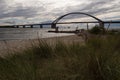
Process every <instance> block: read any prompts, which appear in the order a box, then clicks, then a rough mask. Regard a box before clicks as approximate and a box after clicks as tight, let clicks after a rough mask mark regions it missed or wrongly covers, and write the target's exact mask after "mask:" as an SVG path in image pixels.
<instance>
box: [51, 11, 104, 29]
mask: <svg viewBox="0 0 120 80" xmlns="http://www.w3.org/2000/svg"><path fill="white" fill-rule="evenodd" d="M71 14H83V15H87V16H89V17H92V18H94V19H95V20H97V21H98V22H99V25H100V26H101V27H104V22H103V21H102V20H101V19H99V18H97V17H95V16H93V15H90V14H87V13H83V12H72V13H67V14H65V15H62V16H60V17H58V18H57V19H56V20H54V21H53V22H52V25H51V28H56V24H57V23H58V22H59V21H60V20H61V19H62V18H64V17H65V16H68V15H71Z"/></svg>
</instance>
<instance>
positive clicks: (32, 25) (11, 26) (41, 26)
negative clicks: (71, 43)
mask: <svg viewBox="0 0 120 80" xmlns="http://www.w3.org/2000/svg"><path fill="white" fill-rule="evenodd" d="M79 23H86V24H88V23H99V22H98V21H87V22H59V23H56V24H79ZM103 23H104V24H105V23H108V24H111V23H112V24H113V23H119V24H120V21H103ZM35 25H39V26H40V28H43V26H44V25H52V23H41V24H22V25H9V26H0V28H4V27H5V28H6V27H7V28H9V27H10V28H19V27H20V26H23V28H25V27H26V26H30V28H33V27H34V26H35Z"/></svg>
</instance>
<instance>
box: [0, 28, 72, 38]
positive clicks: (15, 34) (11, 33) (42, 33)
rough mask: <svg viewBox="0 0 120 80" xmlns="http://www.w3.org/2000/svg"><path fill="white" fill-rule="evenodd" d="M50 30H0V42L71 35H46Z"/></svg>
mask: <svg viewBox="0 0 120 80" xmlns="http://www.w3.org/2000/svg"><path fill="white" fill-rule="evenodd" d="M48 30H51V29H40V28H0V40H16V39H37V38H47V37H58V36H67V35H73V34H68V33H48V32H47V31H48Z"/></svg>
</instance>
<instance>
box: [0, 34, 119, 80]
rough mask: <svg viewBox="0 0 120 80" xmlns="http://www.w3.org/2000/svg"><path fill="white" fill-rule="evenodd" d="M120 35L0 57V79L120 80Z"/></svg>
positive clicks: (43, 46)
mask: <svg viewBox="0 0 120 80" xmlns="http://www.w3.org/2000/svg"><path fill="white" fill-rule="evenodd" d="M119 41H120V35H114V36H112V35H109V36H105V37H103V38H100V37H99V38H94V39H90V40H88V41H87V42H86V43H85V45H81V43H75V42H74V43H72V44H65V43H63V42H60V41H57V42H56V43H55V44H54V45H52V44H49V43H47V42H44V41H39V45H34V44H33V47H32V48H29V49H26V50H25V51H23V52H21V53H17V52H16V53H14V54H13V55H6V56H5V57H0V80H120V45H119V44H120V42H119Z"/></svg>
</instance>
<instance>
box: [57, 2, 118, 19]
mask: <svg viewBox="0 0 120 80" xmlns="http://www.w3.org/2000/svg"><path fill="white" fill-rule="evenodd" d="M116 1H117V0H116ZM117 2H118V3H116V4H114V1H113V0H99V1H92V2H90V3H89V4H87V5H86V4H85V3H83V4H82V5H83V6H82V5H81V4H80V5H76V6H68V7H66V9H64V11H65V12H66V13H69V12H85V13H89V14H91V15H94V16H96V15H104V14H105V13H112V12H120V5H119V4H120V1H117ZM106 5H110V6H109V7H106ZM104 6H105V7H104ZM60 14H62V12H61V13H60ZM60 14H58V15H60ZM63 14H64V12H63ZM114 16H116V15H114ZM78 17H81V18H82V17H85V16H82V15H80V16H78V15H77V16H76V17H75V16H74V17H73V16H72V15H71V16H70V17H68V18H66V19H73V18H78Z"/></svg>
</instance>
